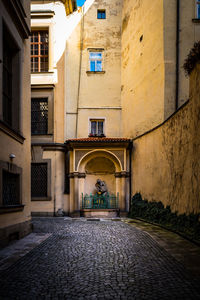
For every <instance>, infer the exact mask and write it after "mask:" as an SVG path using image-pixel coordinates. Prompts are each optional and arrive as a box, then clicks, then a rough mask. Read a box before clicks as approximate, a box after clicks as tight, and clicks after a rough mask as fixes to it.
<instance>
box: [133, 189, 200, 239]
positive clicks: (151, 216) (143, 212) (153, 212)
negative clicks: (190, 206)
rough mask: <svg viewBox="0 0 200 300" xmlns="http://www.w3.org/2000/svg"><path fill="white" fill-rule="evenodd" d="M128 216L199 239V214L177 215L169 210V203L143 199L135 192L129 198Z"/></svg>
mask: <svg viewBox="0 0 200 300" xmlns="http://www.w3.org/2000/svg"><path fill="white" fill-rule="evenodd" d="M129 217H131V218H141V219H143V220H146V221H149V222H152V223H156V224H160V225H162V226H164V227H166V228H168V229H171V230H173V231H176V232H179V233H182V234H184V235H185V236H186V237H188V238H190V239H193V240H200V222H199V220H200V214H193V213H191V214H190V215H186V214H181V215H178V214H177V212H172V211H171V208H170V206H169V205H168V206H166V207H164V205H163V203H162V202H155V201H151V202H148V201H147V200H145V199H144V200H143V199H142V196H141V194H140V193H136V194H135V195H134V196H133V198H132V199H131V208H130V213H129Z"/></svg>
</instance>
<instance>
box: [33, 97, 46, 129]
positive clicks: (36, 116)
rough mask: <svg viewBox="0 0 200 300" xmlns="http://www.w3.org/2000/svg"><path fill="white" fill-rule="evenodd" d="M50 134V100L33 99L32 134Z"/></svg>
mask: <svg viewBox="0 0 200 300" xmlns="http://www.w3.org/2000/svg"><path fill="white" fill-rule="evenodd" d="M47 133H48V98H32V99H31V134H32V135H34V134H47Z"/></svg>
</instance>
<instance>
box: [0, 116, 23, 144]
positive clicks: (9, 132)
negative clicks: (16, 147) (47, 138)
mask: <svg viewBox="0 0 200 300" xmlns="http://www.w3.org/2000/svg"><path fill="white" fill-rule="evenodd" d="M0 130H1V131H3V132H4V133H6V134H7V135H9V136H10V137H12V138H13V139H14V140H16V141H17V142H19V143H20V144H23V143H24V141H25V137H23V136H22V135H21V134H20V133H18V132H17V131H15V130H14V129H12V128H11V127H9V126H8V125H6V124H5V123H4V122H3V121H2V120H0Z"/></svg>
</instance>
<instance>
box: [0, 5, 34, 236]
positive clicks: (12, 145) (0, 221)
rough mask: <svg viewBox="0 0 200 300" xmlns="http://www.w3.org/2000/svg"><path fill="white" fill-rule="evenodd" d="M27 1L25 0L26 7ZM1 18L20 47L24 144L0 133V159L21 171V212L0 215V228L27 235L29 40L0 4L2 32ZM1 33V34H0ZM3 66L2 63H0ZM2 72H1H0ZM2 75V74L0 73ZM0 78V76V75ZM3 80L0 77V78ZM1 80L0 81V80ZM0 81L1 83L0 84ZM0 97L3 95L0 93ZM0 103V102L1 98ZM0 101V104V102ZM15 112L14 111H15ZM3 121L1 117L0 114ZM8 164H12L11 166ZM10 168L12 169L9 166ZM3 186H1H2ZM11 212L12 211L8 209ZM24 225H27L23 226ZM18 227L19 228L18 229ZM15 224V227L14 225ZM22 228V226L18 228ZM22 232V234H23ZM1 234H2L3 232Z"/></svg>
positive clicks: (0, 20)
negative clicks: (11, 155)
mask: <svg viewBox="0 0 200 300" xmlns="http://www.w3.org/2000/svg"><path fill="white" fill-rule="evenodd" d="M29 4H30V2H29V1H27V5H26V7H25V8H27V6H29ZM26 13H27V23H28V24H29V21H30V13H29V10H28V9H26ZM2 17H3V18H4V20H5V21H6V23H7V24H8V25H9V26H8V27H9V29H10V31H11V34H12V36H14V38H15V39H16V41H17V42H18V43H19V45H20V47H21V53H22V55H21V56H20V74H19V76H20V81H19V82H20V86H19V89H20V134H21V135H22V136H23V137H24V138H25V140H24V142H23V143H20V142H19V141H17V140H16V139H14V138H12V137H11V136H10V135H8V134H7V133H5V132H3V131H0V160H1V161H3V162H4V163H6V164H9V163H11V160H10V159H9V155H10V154H11V153H12V154H14V155H15V158H14V159H13V164H14V165H16V166H17V167H19V168H21V169H22V175H21V179H22V181H21V182H22V185H21V203H22V204H23V205H24V209H23V210H22V211H19V212H10V213H9V212H8V213H4V214H1V215H0V229H2V228H4V229H5V232H4V234H5V235H6V234H7V232H6V228H8V227H9V228H11V229H10V230H8V235H9V234H11V233H12V232H13V231H14V232H15V231H19V236H23V234H25V233H26V234H27V233H28V232H29V231H30V226H29V222H30V219H31V216H30V161H31V156H30V43H29V39H26V40H23V39H22V38H21V36H20V33H19V32H18V30H17V28H16V27H15V25H14V23H13V20H12V19H11V17H10V16H9V15H8V12H7V11H6V9H5V8H4V7H3V4H2V3H1V5H0V28H1V29H2ZM1 32H2V31H1ZM2 54H3V53H2V48H1V51H0V59H2ZM1 66H2V64H1ZM0 71H2V69H1V70H0ZM0 73H1V72H0ZM0 76H1V75H0ZM0 79H1V80H2V77H1V78H0ZM1 80H0V81H1ZM1 83H2V81H1V82H0V84H1ZM1 95H2V94H1ZM0 100H1V99H0ZM0 102H1V101H0ZM16 113H17V112H16ZM1 120H2V115H1ZM10 165H11V164H10ZM11 168H12V167H11ZM1 184H2V183H1ZM11 210H12V208H11ZM22 223H24V224H27V225H23V224H22ZM17 224H21V225H19V227H17ZM15 225H16V226H15ZM20 226H21V227H20ZM23 230H24V232H23ZM2 232H3V231H2Z"/></svg>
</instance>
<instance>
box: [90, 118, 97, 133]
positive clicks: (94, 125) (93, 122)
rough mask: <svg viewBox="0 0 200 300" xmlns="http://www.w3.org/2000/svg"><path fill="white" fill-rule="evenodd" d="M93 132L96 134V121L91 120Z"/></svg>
mask: <svg viewBox="0 0 200 300" xmlns="http://www.w3.org/2000/svg"><path fill="white" fill-rule="evenodd" d="M91 133H92V134H96V121H92V122H91Z"/></svg>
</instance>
